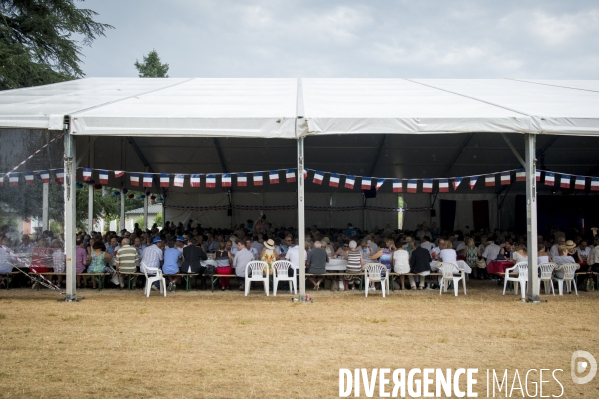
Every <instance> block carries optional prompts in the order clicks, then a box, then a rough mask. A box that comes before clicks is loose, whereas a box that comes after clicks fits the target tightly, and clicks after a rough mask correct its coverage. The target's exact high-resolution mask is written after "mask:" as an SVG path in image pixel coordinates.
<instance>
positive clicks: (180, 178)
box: [173, 175, 185, 187]
mask: <svg viewBox="0 0 599 399" xmlns="http://www.w3.org/2000/svg"><path fill="white" fill-rule="evenodd" d="M184 184H185V175H175V180H174V181H173V186H175V187H183V185H184Z"/></svg>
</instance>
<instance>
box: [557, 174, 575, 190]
mask: <svg viewBox="0 0 599 399" xmlns="http://www.w3.org/2000/svg"><path fill="white" fill-rule="evenodd" d="M570 180H572V176H570V175H561V176H560V179H559V186H560V187H561V188H570Z"/></svg>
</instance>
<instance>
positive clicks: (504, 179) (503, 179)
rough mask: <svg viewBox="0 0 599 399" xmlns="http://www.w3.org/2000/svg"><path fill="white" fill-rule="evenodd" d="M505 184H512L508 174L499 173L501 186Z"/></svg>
mask: <svg viewBox="0 0 599 399" xmlns="http://www.w3.org/2000/svg"><path fill="white" fill-rule="evenodd" d="M506 184H512V179H511V177H510V172H501V185H502V186H505V185H506Z"/></svg>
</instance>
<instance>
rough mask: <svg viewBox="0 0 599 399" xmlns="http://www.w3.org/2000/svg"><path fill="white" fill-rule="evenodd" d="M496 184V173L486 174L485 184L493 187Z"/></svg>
mask: <svg viewBox="0 0 599 399" xmlns="http://www.w3.org/2000/svg"><path fill="white" fill-rule="evenodd" d="M494 185H495V175H487V176H485V186H486V187H493V186H494Z"/></svg>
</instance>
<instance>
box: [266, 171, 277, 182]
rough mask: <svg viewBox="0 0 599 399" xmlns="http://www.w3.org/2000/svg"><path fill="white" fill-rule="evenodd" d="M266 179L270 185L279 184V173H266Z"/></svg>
mask: <svg viewBox="0 0 599 399" xmlns="http://www.w3.org/2000/svg"><path fill="white" fill-rule="evenodd" d="M268 179H269V180H270V184H279V171H278V170H271V171H270V172H268Z"/></svg>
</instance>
